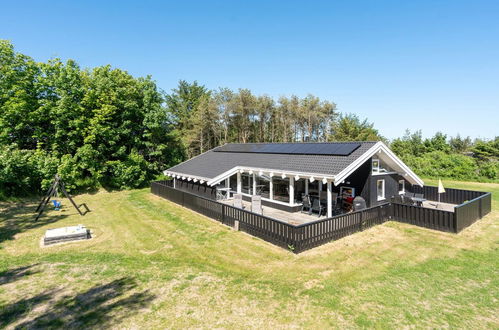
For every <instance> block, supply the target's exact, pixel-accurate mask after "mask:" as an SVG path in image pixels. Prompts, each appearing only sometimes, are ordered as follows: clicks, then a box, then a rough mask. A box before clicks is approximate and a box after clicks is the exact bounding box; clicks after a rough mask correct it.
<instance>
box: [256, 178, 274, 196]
mask: <svg viewBox="0 0 499 330" xmlns="http://www.w3.org/2000/svg"><path fill="white" fill-rule="evenodd" d="M255 175H256V194H257V195H260V196H262V197H263V198H270V178H269V177H268V176H266V175H258V174H255Z"/></svg>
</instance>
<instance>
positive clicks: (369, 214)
mask: <svg viewBox="0 0 499 330" xmlns="http://www.w3.org/2000/svg"><path fill="white" fill-rule="evenodd" d="M389 214H390V204H388V203H387V204H383V205H379V206H375V207H371V208H368V209H364V210H362V211H357V212H352V213H347V214H342V215H339V216H335V217H332V218H327V219H323V220H317V221H314V222H308V223H304V224H301V225H298V226H296V227H295V231H296V236H295V237H296V240H295V243H294V251H295V252H297V253H298V252H302V251H305V250H308V249H311V248H314V247H316V246H319V245H322V244H324V243H327V242H330V241H333V240H337V239H340V238H342V237H345V236H348V235H351V234H353V233H356V232H358V231H362V230H364V229H366V228H369V227H372V226H374V225H377V224H381V223H383V222H385V221H387V220H388V216H389Z"/></svg>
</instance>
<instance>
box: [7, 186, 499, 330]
mask: <svg viewBox="0 0 499 330" xmlns="http://www.w3.org/2000/svg"><path fill="white" fill-rule="evenodd" d="M426 181H427V183H430V184H434V183H435V182H432V181H431V180H426ZM444 184H445V185H446V186H447V187H459V188H468V189H478V190H484V191H492V192H493V212H492V213H491V214H490V215H488V216H487V217H485V218H484V219H482V220H481V221H479V222H478V223H476V224H474V225H473V226H471V227H470V228H468V229H466V230H464V231H463V232H462V233H460V234H458V235H455V234H447V233H441V232H437V231H433V230H428V229H424V228H418V227H414V226H410V225H406V224H400V223H396V222H387V223H386V224H384V225H380V226H376V227H374V228H371V229H369V230H366V231H364V232H362V233H357V234H355V235H352V236H349V237H347V238H344V239H342V240H339V241H336V242H332V243H329V244H326V245H324V246H321V247H318V248H316V249H313V250H310V251H307V252H304V253H302V254H300V255H294V254H292V253H290V252H288V251H285V250H283V249H281V248H278V247H275V246H273V245H271V244H269V243H266V242H264V241H262V240H260V239H257V238H254V237H251V236H249V235H247V234H245V233H242V232H235V231H233V230H231V229H230V228H227V227H225V226H223V225H221V224H219V223H217V222H215V221H213V220H210V219H208V218H205V217H203V216H200V215H198V214H196V213H193V212H191V211H189V210H187V209H183V208H181V207H179V206H177V205H175V204H173V203H170V202H168V201H166V200H163V199H160V198H158V197H156V196H153V195H151V194H150V193H149V191H148V190H147V189H144V190H134V191H123V192H112V193H107V192H99V193H97V194H90V195H80V196H76V200H77V202H79V203H82V202H86V203H87V204H88V206H89V207H90V209H91V210H92V212H91V213H89V214H87V215H86V216H85V217H80V216H79V215H77V214H76V211H75V210H74V209H71V208H70V207H69V203H68V201H63V204H64V209H63V211H61V212H56V211H50V212H48V213H47V214H46V215H44V216H43V218H42V219H41V220H40V221H39V222H38V223H35V222H33V215H34V214H33V213H32V211H33V209H34V208H35V207H36V205H35V204H33V203H28V202H26V203H25V204H24V205H20V204H13V203H0V328H3V327H7V328H9V327H11V328H14V327H16V326H20V327H44V326H53V327H57V326H61V325H66V326H71V327H82V328H89V327H99V328H103V327H118V328H164V327H170V328H184V327H196V328H213V327H218V328H220V327H223V328H247V327H251V328H263V327H265V328H269V327H279V328H282V327H288V326H295V327H311V328H324V327H334V328H345V327H348V328H352V327H377V328H401V327H412V326H414V325H415V326H416V327H425V328H428V327H432V328H441V327H466V328H499V317H498V315H499V253H498V247H499V245H498V243H499V230H498V224H499V200H498V198H499V184H480V183H462V182H444ZM79 223H83V224H85V225H86V226H87V227H89V228H90V229H91V230H92V231H93V233H94V238H93V239H92V240H89V241H84V242H76V243H69V244H62V245H56V246H51V247H43V248H42V247H40V239H41V237H42V236H43V233H44V231H45V230H46V229H48V228H54V227H60V226H67V225H76V224H79Z"/></svg>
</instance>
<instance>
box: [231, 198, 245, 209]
mask: <svg viewBox="0 0 499 330" xmlns="http://www.w3.org/2000/svg"><path fill="white" fill-rule="evenodd" d="M233 206H234V207H237V208H238V209H244V205H243V195H242V194H234V204H233Z"/></svg>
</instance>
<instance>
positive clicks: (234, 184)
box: [229, 174, 237, 191]
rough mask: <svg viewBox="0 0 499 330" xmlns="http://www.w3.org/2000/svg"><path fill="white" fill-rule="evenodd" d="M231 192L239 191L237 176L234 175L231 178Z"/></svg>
mask: <svg viewBox="0 0 499 330" xmlns="http://www.w3.org/2000/svg"><path fill="white" fill-rule="evenodd" d="M229 187H230V190H232V191H237V174H234V175H232V176H231V177H230V185H229Z"/></svg>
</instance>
